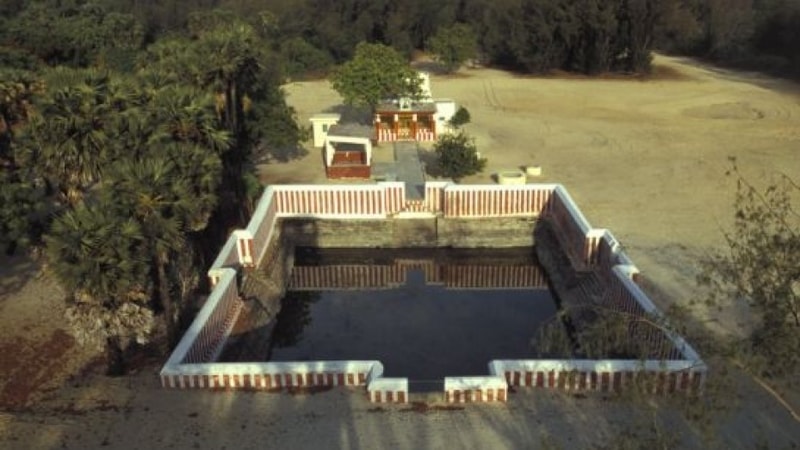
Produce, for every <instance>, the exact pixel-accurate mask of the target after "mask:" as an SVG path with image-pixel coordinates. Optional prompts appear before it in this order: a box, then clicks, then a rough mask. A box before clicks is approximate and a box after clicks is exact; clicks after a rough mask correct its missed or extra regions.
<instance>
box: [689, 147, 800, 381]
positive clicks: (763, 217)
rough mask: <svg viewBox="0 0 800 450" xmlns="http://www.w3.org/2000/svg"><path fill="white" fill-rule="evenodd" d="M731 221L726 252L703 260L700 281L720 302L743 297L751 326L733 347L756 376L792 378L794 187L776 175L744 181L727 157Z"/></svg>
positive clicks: (796, 260) (795, 347)
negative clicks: (763, 181) (732, 193)
mask: <svg viewBox="0 0 800 450" xmlns="http://www.w3.org/2000/svg"><path fill="white" fill-rule="evenodd" d="M729 175H730V176H732V177H734V178H735V179H736V186H737V191H736V198H735V203H734V206H735V210H736V212H735V216H734V225H733V229H732V230H731V231H728V232H725V234H724V236H725V242H726V251H725V253H717V254H714V255H712V256H711V257H710V258H709V259H708V260H706V261H705V263H704V269H705V270H704V271H703V274H702V275H701V276H700V278H699V281H700V283H701V285H704V286H707V287H709V288H710V290H709V291H710V294H709V295H710V297H709V302H710V303H711V304H712V305H717V306H720V307H726V306H732V305H736V304H738V303H740V302H742V301H746V302H747V304H748V305H749V306H750V308H751V311H752V312H753V313H754V314H755V316H756V317H757V319H758V320H757V324H758V325H757V326H756V328H755V329H754V330H753V332H752V334H751V335H750V336H749V337H748V338H747V340H746V341H745V342H742V343H737V344H736V345H735V348H736V349H737V350H738V351H739V355H740V356H741V357H742V359H744V360H745V361H746V362H747V366H748V368H749V369H750V370H752V372H753V373H755V374H756V375H766V376H787V377H788V378H789V379H792V378H794V379H795V380H796V379H797V374H798V370H800V214H798V211H800V210H798V206H797V205H798V203H797V195H798V194H799V193H800V186H798V185H797V184H796V183H795V182H794V181H793V180H792V179H790V178H788V177H786V176H784V175H782V176H781V177H780V178H779V179H778V180H777V181H775V182H774V183H771V184H769V185H768V186H767V187H765V188H763V189H759V188H757V187H756V186H754V185H752V184H750V182H749V181H747V180H746V179H745V178H744V177H743V176H742V174H741V173H740V172H739V169H738V167H737V165H736V162H735V160H734V161H733V167H732V169H731V171H730V172H729Z"/></svg>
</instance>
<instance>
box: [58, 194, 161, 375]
mask: <svg viewBox="0 0 800 450" xmlns="http://www.w3.org/2000/svg"><path fill="white" fill-rule="evenodd" d="M45 242H46V244H47V257H48V262H49V265H48V267H49V269H50V270H51V271H52V273H53V274H54V275H55V276H56V279H57V280H58V281H59V283H60V284H61V285H62V286H63V287H64V288H65V290H66V291H67V303H68V306H67V314H66V319H67V324H68V325H69V330H70V332H71V334H72V335H73V336H75V338H76V339H77V340H78V342H80V343H82V344H94V345H96V346H97V347H99V348H105V349H106V350H107V357H108V368H109V373H115V374H118V373H121V371H123V370H124V358H123V354H124V350H125V348H127V347H128V345H130V343H131V342H134V341H136V342H138V343H145V342H147V341H148V340H149V338H150V335H151V333H152V329H153V323H154V322H153V312H152V310H151V309H150V308H149V306H148V305H149V299H150V292H151V291H152V288H151V286H150V283H149V282H148V279H149V277H148V273H149V271H150V265H149V263H148V261H147V260H146V259H145V258H143V254H144V253H143V250H144V249H145V247H146V244H147V242H146V240H145V236H144V234H143V230H142V228H141V226H140V224H139V223H138V222H137V221H136V220H134V219H132V218H123V216H121V215H119V214H117V212H116V211H114V208H113V201H112V200H111V199H110V197H103V198H101V201H100V202H99V203H97V204H88V203H80V204H79V205H77V206H76V208H75V209H72V210H69V211H66V212H65V213H64V214H62V215H61V216H60V217H59V218H57V219H56V220H55V222H54V223H53V225H52V227H51V230H50V233H49V234H48V235H47V236H46V237H45Z"/></svg>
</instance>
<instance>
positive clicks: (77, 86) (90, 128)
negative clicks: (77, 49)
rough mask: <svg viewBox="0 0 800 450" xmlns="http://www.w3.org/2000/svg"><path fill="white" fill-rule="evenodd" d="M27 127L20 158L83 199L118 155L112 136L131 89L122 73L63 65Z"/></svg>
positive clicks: (67, 197) (66, 196)
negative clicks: (75, 68) (120, 75)
mask: <svg viewBox="0 0 800 450" xmlns="http://www.w3.org/2000/svg"><path fill="white" fill-rule="evenodd" d="M48 80H49V82H50V84H51V86H52V85H56V86H53V87H51V88H50V89H48V92H47V94H46V95H44V96H43V97H42V99H41V101H40V102H39V103H38V104H37V105H36V106H37V114H36V115H34V116H33V117H32V118H31V120H30V121H29V123H28V125H27V126H26V127H25V133H24V135H23V136H22V139H21V142H20V152H18V153H19V156H20V158H19V159H20V164H23V165H26V166H28V167H31V168H32V169H33V170H34V171H35V172H36V173H37V174H38V175H39V176H40V177H41V178H42V179H44V180H45V181H46V182H47V183H48V184H49V185H50V186H52V187H54V188H55V189H57V190H58V192H59V193H60V195H61V200H62V201H64V202H65V203H67V204H69V205H75V204H76V203H77V202H79V201H80V200H81V199H82V198H83V196H84V194H85V192H86V191H87V190H88V189H90V188H91V187H92V186H93V185H94V184H95V183H96V182H97V181H99V179H100V175H101V172H102V170H103V168H104V167H105V166H106V165H107V164H109V163H110V162H112V161H113V160H114V159H115V158H116V156H117V155H116V152H115V149H116V145H115V144H114V142H113V140H112V139H111V136H112V133H111V132H110V130H112V129H113V128H114V127H115V122H114V120H115V118H116V117H117V114H118V113H119V112H120V111H122V110H124V109H125V108H127V107H128V100H129V97H128V95H129V91H128V90H127V86H125V85H124V83H122V82H121V80H120V79H119V78H117V77H112V76H111V75H110V74H109V73H105V72H95V71H91V70H90V71H83V70H80V71H73V70H70V69H66V70H57V71H55V72H54V73H53V74H52V75H51V76H50V77H49V78H48Z"/></svg>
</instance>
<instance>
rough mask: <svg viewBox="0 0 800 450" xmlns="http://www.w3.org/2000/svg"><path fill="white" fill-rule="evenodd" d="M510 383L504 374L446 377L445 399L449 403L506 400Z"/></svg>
mask: <svg viewBox="0 0 800 450" xmlns="http://www.w3.org/2000/svg"><path fill="white" fill-rule="evenodd" d="M507 398H508V383H507V382H506V380H505V379H504V378H503V377H502V376H495V375H489V376H482V377H474V376H473V377H446V378H445V379H444V399H445V402H447V403H487V402H505V401H506V400H507Z"/></svg>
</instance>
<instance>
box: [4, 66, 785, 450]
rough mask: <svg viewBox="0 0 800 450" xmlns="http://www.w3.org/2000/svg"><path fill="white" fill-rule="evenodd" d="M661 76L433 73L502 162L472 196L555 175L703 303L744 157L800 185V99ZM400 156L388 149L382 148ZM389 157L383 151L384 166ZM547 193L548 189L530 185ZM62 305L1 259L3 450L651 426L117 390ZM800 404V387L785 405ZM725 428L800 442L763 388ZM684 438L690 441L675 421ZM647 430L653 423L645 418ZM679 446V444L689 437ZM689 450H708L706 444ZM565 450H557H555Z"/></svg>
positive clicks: (297, 170)
mask: <svg viewBox="0 0 800 450" xmlns="http://www.w3.org/2000/svg"><path fill="white" fill-rule="evenodd" d="M655 64H656V71H655V75H654V76H652V77H650V78H648V79H638V78H622V77H613V78H599V79H589V78H584V77H575V76H553V77H544V78H542V77H518V76H514V75H511V74H508V73H505V72H502V71H497V70H491V69H485V68H480V69H464V70H462V71H461V72H460V73H458V74H456V75H454V76H448V77H444V76H438V75H434V76H433V77H432V83H431V84H432V89H433V94H434V96H435V97H444V98H452V99H454V100H456V101H457V102H459V103H460V104H462V105H464V106H465V107H467V109H469V111H470V113H471V115H472V123H471V124H470V125H468V126H467V131H468V132H469V133H470V134H471V135H473V136H475V137H476V141H477V144H478V147H479V150H480V152H481V153H482V155H483V156H485V157H487V158H488V160H489V164H488V168H487V170H486V171H485V172H484V173H483V174H480V175H477V176H473V177H469V178H467V179H465V180H463V182H465V183H491V182H492V178H491V175H492V174H493V173H496V172H498V171H500V170H503V169H510V168H517V167H520V166H526V165H531V164H537V165H540V166H541V167H542V169H543V174H542V176H541V177H539V178H538V179H537V180H536V181H540V182H547V183H552V182H556V183H561V184H563V185H565V187H566V188H567V189H568V190H569V191H570V193H571V194H572V196H573V197H574V199H575V200H576V201H577V203H578V204H579V206H580V207H581V209H582V211H583V212H584V214H585V215H586V217H587V218H588V220H589V222H590V223H591V224H592V225H593V226H595V227H598V228H601V227H602V228H609V229H611V230H612V231H613V232H614V234H615V235H616V236H617V238H618V239H619V240H620V241H621V242H622V243H623V245H624V247H625V249H626V251H627V252H628V254H629V255H630V256H631V257H632V258H633V260H634V261H635V263H636V264H637V266H639V268H640V270H641V271H642V273H643V274H644V276H645V280H646V283H647V284H646V286H647V287H648V289H647V290H648V293H649V294H650V295H651V296H652V297H653V298H654V300H655V301H656V303H658V304H659V305H661V306H662V307H665V306H668V305H669V304H671V303H678V304H688V303H689V302H690V301H691V300H693V299H698V298H700V297H702V295H703V293H702V291H701V290H699V289H698V288H697V287H696V285H695V282H694V278H695V275H696V273H697V267H698V265H697V261H698V260H699V259H700V258H702V257H703V256H704V255H706V254H707V253H708V252H709V251H712V250H714V249H716V248H719V246H720V245H721V243H722V239H721V231H720V230H721V229H723V228H726V227H728V226H729V225H730V223H731V217H732V206H731V204H732V199H733V192H734V184H733V180H731V179H729V178H727V177H726V176H725V171H726V169H727V168H728V167H729V165H728V162H727V161H728V157H730V156H733V157H736V158H737V160H738V161H739V165H740V167H741V169H742V171H743V172H744V173H745V175H746V176H747V177H748V178H749V179H750V180H751V181H752V182H753V183H754V184H756V185H762V184H763V183H766V182H767V181H768V180H769V179H770V178H771V177H774V176H776V174H778V173H785V174H788V175H793V176H794V177H795V178H796V179H797V178H798V177H800V86H798V85H796V84H792V83H789V82H785V81H781V80H776V79H772V78H768V77H764V76H761V75H756V74H749V73H741V72H732V71H727V70H722V69H718V68H713V67H709V66H704V65H702V64H699V63H697V62H695V61H692V60H687V59H680V58H670V57H664V56H657V57H656V58H655ZM286 91H287V93H288V98H289V101H290V103H291V104H292V105H294V106H295V108H297V111H298V114H299V119H300V120H301V121H303V122H304V123H307V119H308V117H309V116H310V115H311V114H313V113H316V112H321V111H325V110H332V109H334V108H335V107H336V106H337V104H338V103H339V98H338V96H337V95H336V93H335V92H333V91H332V90H331V89H330V87H329V85H328V83H327V82H325V81H312V82H295V83H292V84H290V85H287V86H286ZM376 151H377V152H378V155H377V156H376V157H377V158H387V157H388V155H389V154H390V152H391V147H389V146H383V147H380V148H378V149H377V150H376ZM381 153H383V154H381ZM261 175H262V176H263V179H264V180H265V181H267V182H270V183H318V182H324V172H323V167H322V164H321V158H320V155H319V152H318V151H316V150H310V151H309V152H308V154H307V155H305V156H303V157H302V158H299V159H295V160H293V161H290V162H286V163H274V164H268V165H265V166H263V167H262V174H261ZM531 181H533V180H531ZM61 295H62V294H61V292H60V290H59V288H58V286H57V285H56V284H55V283H54V281H53V280H52V278H51V277H50V276H49V275H48V274H47V272H46V270H43V269H42V267H41V266H39V265H37V264H35V263H33V262H31V261H30V260H29V259H27V258H23V257H14V258H8V257H2V258H0V448H10V449H16V448H19V449H28V448H43V449H50V448H75V449H84V448H100V447H108V448H142V449H149V448H216V449H222V448H227V449H233V448H236V449H238V448H287V449H302V448H363V449H372V448H412V449H417V448H440V449H450V448H539V447H545V448H547V447H548V445H547V444H548V443H557V444H560V445H562V446H563V448H586V447H592V446H593V445H595V444H598V443H601V442H607V441H608V440H609V439H612V438H613V437H614V436H616V435H618V433H621V432H625V431H630V430H631V429H636V428H637V427H640V426H644V425H646V422H647V421H646V420H644V421H642V418H641V417H633V416H632V414H631V413H630V410H629V408H628V407H626V406H625V405H624V404H622V403H620V402H616V401H611V400H609V399H604V398H602V397H595V396H588V397H585V396H572V395H566V394H558V393H550V392H543V391H532V390H526V389H521V390H519V391H518V392H517V393H514V394H512V395H511V396H510V401H509V402H508V403H507V404H504V405H467V406H465V407H450V408H448V407H444V406H442V405H425V404H414V405H405V406H381V407H378V406H376V405H372V404H369V403H368V402H367V401H366V396H365V395H364V394H363V392H361V391H354V392H351V391H348V390H345V389H334V390H330V391H325V392H292V393H287V392H284V393H242V392H238V393H237V392H187V391H170V390H163V389H161V388H160V385H159V381H158V378H157V373H158V370H159V368H160V364H161V363H162V362H163V361H164V360H165V359H166V357H167V355H165V354H164V355H151V356H149V357H143V358H141V360H139V361H136V363H135V366H136V367H137V369H136V370H135V372H134V373H132V374H131V375H129V376H126V377H122V378H107V377H105V376H103V375H102V367H101V365H102V364H101V360H99V359H98V354H97V353H96V352H94V351H92V350H91V349H84V348H81V347H79V346H78V345H77V344H76V343H75V342H74V341H73V340H72V338H71V337H69V336H68V335H67V334H66V332H65V331H64V329H63V327H62V325H61V321H60V319H61V317H62V313H63V305H62V304H61ZM695 315H696V319H697V320H696V322H697V323H696V325H695V326H698V327H704V328H706V329H708V330H712V331H714V332H729V333H736V332H737V330H741V329H742V328H744V327H746V324H747V322H748V318H747V313H746V311H744V310H742V309H739V310H736V311H716V310H714V311H697V312H696V314H695ZM782 394H783V395H784V396H785V397H786V398H787V399H788V401H789V403H790V404H791V406H792V407H793V408H794V409H795V410H798V409H800V395H798V393H797V392H786V391H784V392H782ZM731 397H738V398H740V401H739V403H738V406H737V408H736V409H735V411H733V413H732V414H730V415H728V416H725V417H724V418H722V419H719V423H718V425H720V429H722V430H723V432H722V433H721V434H720V435H719V436H718V444H719V445H720V448H753V447H754V446H756V444H758V443H768V444H770V446H771V447H772V448H797V447H800V422H798V421H797V420H796V419H795V418H793V417H792V416H791V414H790V413H789V412H788V411H787V409H786V408H784V407H783V406H781V405H780V404H779V403H778V402H777V401H775V399H774V398H773V397H772V396H770V395H768V394H767V393H766V392H765V391H764V390H763V389H761V388H760V387H758V386H757V385H756V384H755V383H754V382H753V381H752V380H750V379H749V378H748V377H745V376H742V375H736V376H734V383H733V385H732V387H731ZM664 417H665V418H666V420H667V424H668V425H667V428H665V429H662V430H661V432H663V433H666V434H667V435H671V436H678V437H680V436H690V433H689V432H688V429H687V428H686V427H685V425H681V424H680V421H679V420H678V419H677V418H675V417H674V414H671V413H670V412H669V411H667V412H665V413H664ZM645 419H646V418H645ZM680 439H682V440H680ZM680 439H679V443H680V444H681V445H683V446H693V447H703V445H702V444H700V443H699V442H698V441H697V440H695V439H693V438H692V437H684V438H680ZM550 448H552V447H550Z"/></svg>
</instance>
